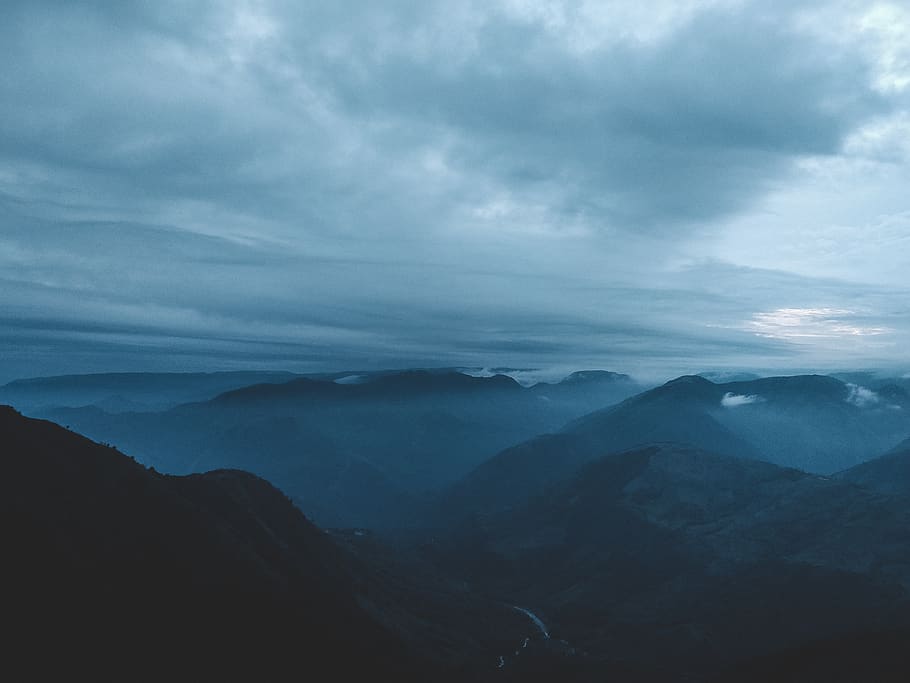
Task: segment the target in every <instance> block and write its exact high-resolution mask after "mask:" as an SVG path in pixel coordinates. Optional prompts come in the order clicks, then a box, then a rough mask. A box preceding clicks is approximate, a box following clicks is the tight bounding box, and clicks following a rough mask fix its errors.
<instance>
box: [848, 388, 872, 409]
mask: <svg viewBox="0 0 910 683" xmlns="http://www.w3.org/2000/svg"><path fill="white" fill-rule="evenodd" d="M845 400H846V401H847V403H851V404H853V405H855V406H856V407H857V408H870V407H872V406H877V405H879V403H881V397H880V396H879V395H878V394H877V393H875V392H874V391H872V390H871V389H867V388H866V387H861V386H859V385H858V384H847V398H846V399H845Z"/></svg>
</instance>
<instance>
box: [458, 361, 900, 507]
mask: <svg viewBox="0 0 910 683" xmlns="http://www.w3.org/2000/svg"><path fill="white" fill-rule="evenodd" d="M860 389H862V387H857V386H855V385H848V384H845V383H844V382H841V381H840V380H837V379H834V378H831V377H824V376H818V375H807V376H796V377H771V378H763V379H756V380H749V381H739V382H728V383H724V384H715V383H713V382H711V381H709V380H707V379H705V378H704V377H700V376H697V375H693V376H684V377H679V378H677V379H674V380H671V381H670V382H667V383H666V384H664V385H662V386H660V387H656V388H654V389H651V390H649V391H646V392H643V393H641V394H638V395H636V396H633V397H631V398H628V399H626V400H625V401H623V402H622V403H619V404H618V405H615V406H612V407H609V408H605V409H603V410H600V411H596V412H594V413H591V414H589V415H586V416H584V417H582V418H579V419H577V420H575V421H573V422H571V423H569V424H568V425H566V426H565V427H563V428H562V429H561V430H559V431H558V432H556V433H553V434H544V435H541V436H537V437H534V438H533V439H531V440H529V441H526V442H524V443H521V444H519V445H517V446H513V447H510V448H508V449H506V450H504V451H502V452H500V453H499V454H497V455H496V456H495V457H493V458H490V459H489V460H487V461H486V462H484V463H482V464H481V465H480V466H478V467H477V468H476V469H475V470H474V471H473V472H472V473H470V474H469V475H468V476H467V477H465V479H464V480H463V481H461V482H459V483H458V484H456V485H455V486H454V487H453V489H452V490H451V492H450V496H449V498H448V499H447V500H446V503H445V505H444V506H445V507H448V508H450V509H456V510H462V511H464V510H466V509H467V510H477V511H489V510H492V509H496V508H499V507H503V506H509V505H514V504H516V503H520V502H521V501H523V500H526V499H527V498H528V497H531V496H533V495H536V494H539V493H540V492H541V491H543V490H544V489H545V488H546V487H547V486H548V485H550V484H551V483H553V482H556V481H559V480H561V479H564V478H566V477H568V476H570V475H572V474H573V473H574V472H575V471H576V470H577V469H578V468H579V467H580V466H582V465H583V464H585V463H586V462H589V461H591V460H593V459H595V458H598V457H601V456H603V455H607V454H609V453H613V452H617V451H622V450H625V449H629V448H633V447H636V446H642V445H647V444H651V443H655V442H675V443H681V444H688V445H690V446H695V447H698V448H701V449H703V450H708V451H713V452H717V453H723V454H727V455H734V456H737V457H742V458H749V459H758V460H766V461H768V462H773V463H776V464H779V465H783V466H786V467H796V468H799V469H803V470H806V471H810V472H816V473H820V474H830V473H833V472H836V471H838V470H840V469H843V468H844V467H847V466H849V465H853V464H855V463H857V462H862V461H864V460H867V459H869V458H871V457H874V456H875V455H877V454H878V453H881V452H882V450H884V449H886V448H889V447H891V446H893V445H894V444H895V443H898V442H899V441H900V440H901V439H902V438H906V436H907V435H908V434H910V413H908V412H907V411H906V410H905V409H904V406H903V405H902V404H892V403H889V402H887V401H886V400H885V399H883V398H881V397H880V396H879V395H878V394H875V393H874V392H868V393H863V392H860ZM907 407H908V408H910V404H908V406H907Z"/></svg>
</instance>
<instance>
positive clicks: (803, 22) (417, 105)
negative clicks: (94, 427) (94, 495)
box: [0, 0, 910, 381]
mask: <svg viewBox="0 0 910 683" xmlns="http://www.w3.org/2000/svg"><path fill="white" fill-rule="evenodd" d="M2 15H3V20H2V21H0V59H2V63H3V65H4V66H3V69H2V70H0V381H4V380H9V379H13V378H16V377H25V376H35V375H47V374H59V373H75V372H96V371H122V370H168V371H181V370H223V369H238V368H283V369H290V370H297V371H306V370H322V369H342V368H358V369H367V368H378V367H405V366H446V365H468V366H477V367H493V366H517V367H534V368H567V369H576V368H592V367H596V368H607V369H611V370H617V371H625V372H630V373H631V374H633V375H638V376H672V375H675V374H682V373H685V372H695V371H700V370H708V369H728V368H729V369H753V370H760V371H761V370H765V371H780V372H784V371H793V372H795V371H807V370H828V369H834V368H888V369H896V370H897V371H900V372H906V371H908V370H910V362H908V360H907V358H906V354H905V350H906V349H907V348H908V346H910V276H908V273H910V191H908V188H910V3H907V2H903V1H902V2H871V3H870V2H853V1H848V0H843V1H841V0H830V1H827V2H813V1H801V0H793V1H791V2H786V3H783V2H773V3H769V2H761V1H758V2H747V1H740V0H701V1H700V0H676V1H674V2H670V1H666V0H654V1H653V2H648V3H642V2H640V1H633V2H623V1H613V0H599V1H597V2H588V1H586V0H571V1H570V0H565V1H559V0H550V1H548V2H533V1H531V0H483V1H477V2H474V1H459V0H445V1H436V0H420V1H417V2H405V1H402V0H389V1H386V2H375V1H372V2H348V1H345V0H341V1H337V2H331V3H324V2H291V1H290V0H288V1H284V0H274V1H272V0H262V1H255V0H244V1H235V2H230V1H223V2H192V1H187V2H176V1H169V0H159V1H155V2H151V1H148V2H138V1H135V2H130V1H123V2H117V3H111V2H106V1H104V0H97V1H92V0H85V1H83V2H79V3H72V2H65V1H59V2H52V1H43V0H29V1H27V2H19V1H18V0H6V1H5V2H4V3H3V9H2Z"/></svg>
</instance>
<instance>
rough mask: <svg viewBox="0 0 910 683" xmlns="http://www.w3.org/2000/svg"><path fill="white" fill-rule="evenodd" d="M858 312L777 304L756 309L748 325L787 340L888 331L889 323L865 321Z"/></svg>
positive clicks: (872, 334) (836, 337) (827, 337)
mask: <svg viewBox="0 0 910 683" xmlns="http://www.w3.org/2000/svg"><path fill="white" fill-rule="evenodd" d="M855 318H856V313H855V311H851V310H848V309H839V308H778V309H775V310H773V311H762V312H759V313H755V314H754V315H753V316H752V319H751V320H749V321H748V322H747V323H746V329H749V330H752V331H753V332H754V333H755V334H756V335H758V336H760V337H768V338H771V339H782V340H785V341H794V342H799V341H807V340H810V341H811V340H813V339H829V340H830V339H843V338H849V337H870V336H878V335H883V334H887V333H888V332H891V330H890V329H889V328H887V327H879V326H869V325H864V324H861V323H859V322H857V321H856V320H855Z"/></svg>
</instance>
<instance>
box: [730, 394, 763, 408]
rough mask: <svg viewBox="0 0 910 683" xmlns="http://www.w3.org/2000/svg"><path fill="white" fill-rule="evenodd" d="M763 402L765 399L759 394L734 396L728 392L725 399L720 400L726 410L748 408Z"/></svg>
mask: <svg viewBox="0 0 910 683" xmlns="http://www.w3.org/2000/svg"><path fill="white" fill-rule="evenodd" d="M762 401H764V399H763V398H762V397H761V396H758V395H757V394H734V393H732V392H730V391H728V392H727V393H726V394H724V395H723V398H721V399H720V404H721V405H722V406H723V407H724V408H738V407H740V406H747V405H750V404H752V403H760V402H762Z"/></svg>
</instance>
